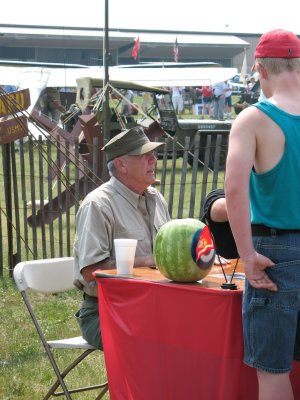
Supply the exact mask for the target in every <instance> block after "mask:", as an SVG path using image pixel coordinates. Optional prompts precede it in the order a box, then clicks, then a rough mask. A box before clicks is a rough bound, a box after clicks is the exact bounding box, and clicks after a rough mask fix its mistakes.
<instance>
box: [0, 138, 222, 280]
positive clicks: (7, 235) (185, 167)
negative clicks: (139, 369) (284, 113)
mask: <svg viewBox="0 0 300 400" xmlns="http://www.w3.org/2000/svg"><path fill="white" fill-rule="evenodd" d="M214 139H216V138H214ZM212 142H213V143H214V144H213V145H212V144H211V143H212ZM221 143H222V144H221ZM62 146H63V150H62ZM80 146H81V145H80V144H79V143H78V141H75V142H72V143H70V144H69V143H67V142H65V141H64V142H63V144H62V143H60V141H59V140H58V141H55V142H54V141H53V140H42V139H40V140H34V139H31V138H29V139H26V141H23V140H20V141H19V143H14V142H13V143H9V144H5V145H2V147H1V151H0V161H1V162H2V165H3V168H2V172H1V171H0V277H1V276H3V275H4V274H8V275H10V276H11V275H12V271H13V268H14V266H15V265H16V264H17V263H18V262H19V261H24V260H28V259H40V258H49V257H63V256H70V255H72V254H73V241H74V235H75V224H74V221H75V215H76V212H77V210H78V207H79V205H80V201H81V200H82V199H83V198H84V197H85V195H86V194H87V193H88V192H89V191H91V190H92V189H93V188H96V187H97V186H99V185H100V184H101V183H102V182H103V181H104V180H106V179H108V178H107V174H105V173H101V177H100V176H99V170H102V171H105V165H103V166H102V168H99V161H98V160H99V146H98V142H97V140H96V139H95V140H94V145H93V149H90V153H91V152H92V154H93V157H92V159H93V163H92V165H91V163H90V162H88V160H86V159H85V157H84V154H82V151H81V148H80ZM222 146H224V143H223V142H222V137H221V135H218V137H217V140H213V141H212V136H210V135H208V136H207V140H206V143H205V148H200V140H199V136H196V140H195V143H194V145H193V146H192V148H191V149H190V143H189V137H186V140H185V144H184V150H183V153H182V154H180V157H179V156H178V154H177V152H176V151H177V150H176V149H177V148H178V146H177V145H176V140H175V141H173V151H171V152H170V151H169V152H168V151H167V150H165V151H164V152H163V153H162V154H161V153H160V154H159V158H158V162H157V169H156V177H157V183H156V187H157V189H158V190H160V191H161V193H162V194H163V195H164V197H165V198H166V200H167V203H168V206H169V211H170V215H171V217H172V218H197V219H199V218H200V217H201V214H202V209H203V203H204V199H205V197H206V194H207V193H208V192H209V191H211V190H212V189H214V188H216V187H223V183H224V165H223V166H222V165H221V164H222V159H221V158H222V157H221V154H222V153H223V155H224V151H226V150H227V149H226V148H225V149H224V148H222ZM167 148H168V149H170V146H166V149H167ZM199 154H201V159H200V160H199ZM100 158H101V157H100ZM212 160H213V163H212ZM220 163H221V164H220Z"/></svg>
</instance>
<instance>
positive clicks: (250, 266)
mask: <svg viewBox="0 0 300 400" xmlns="http://www.w3.org/2000/svg"><path fill="white" fill-rule="evenodd" d="M242 263H243V267H244V272H245V275H246V278H247V279H248V281H249V283H250V285H251V286H253V287H254V288H257V289H268V290H271V291H274V292H276V291H277V290H278V287H277V285H276V283H275V282H273V281H272V280H271V279H270V278H269V276H268V275H267V274H266V272H265V269H266V268H268V267H272V265H274V263H273V262H272V261H271V260H270V259H269V258H267V257H265V256H263V255H262V254H259V253H255V254H254V257H253V258H249V259H246V260H244V259H242Z"/></svg>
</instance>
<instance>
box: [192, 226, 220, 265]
mask: <svg viewBox="0 0 300 400" xmlns="http://www.w3.org/2000/svg"><path fill="white" fill-rule="evenodd" d="M215 254H216V252H215V245H214V241H213V238H212V236H211V234H210V230H209V228H208V226H207V225H206V226H205V227H204V228H203V230H202V232H201V235H200V238H199V240H198V243H197V246H196V264H197V265H198V267H199V268H201V269H206V268H208V267H209V266H211V265H212V263H213V260H214V258H215Z"/></svg>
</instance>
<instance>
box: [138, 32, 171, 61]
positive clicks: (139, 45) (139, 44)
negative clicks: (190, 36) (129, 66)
mask: <svg viewBox="0 0 300 400" xmlns="http://www.w3.org/2000/svg"><path fill="white" fill-rule="evenodd" d="M140 47H141V43H140V37H139V36H137V37H136V38H135V40H134V45H133V48H132V51H131V55H132V57H133V59H134V60H136V59H137V57H138V54H139V51H140ZM173 55H174V62H176V63H177V62H178V56H179V51H178V41H177V37H176V40H175V43H174V47H173Z"/></svg>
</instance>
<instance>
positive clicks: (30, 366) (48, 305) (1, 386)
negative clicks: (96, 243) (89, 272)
mask: <svg viewBox="0 0 300 400" xmlns="http://www.w3.org/2000/svg"><path fill="white" fill-rule="evenodd" d="M57 297H59V299H58V298H57ZM47 299H49V297H48V296H47ZM57 300H59V302H57ZM33 301H34V304H35V306H36V307H37V310H38V312H39V314H40V315H41V319H42V320H45V322H46V321H47V322H46V323H44V324H43V328H44V331H45V332H47V338H48V339H55V338H63V337H69V336H78V335H80V331H79V327H78V325H77V322H76V320H75V318H74V313H75V312H76V311H77V309H78V307H79V304H80V302H81V293H80V292H79V291H77V290H74V292H70V294H68V295H66V294H59V295H53V300H51V299H50V301H45V298H44V296H41V295H36V294H33ZM57 303H58V306H57ZM0 315H1V325H0V337H1V347H0V399H1V400H41V399H42V398H43V397H44V395H45V394H46V393H47V391H48V389H49V387H50V386H51V383H52V382H53V381H54V380H55V375H54V372H53V369H52V367H51V365H50V362H49V360H48V358H47V356H46V355H45V351H44V348H43V345H42V343H41V342H40V339H39V337H38V335H37V333H36V330H35V328H34V326H33V324H32V322H31V318H30V316H29V314H28V312H27V309H26V308H25V304H24V303H23V300H22V298H21V295H20V293H19V292H18V290H17V289H16V287H15V285H14V282H13V280H12V279H10V278H2V279H1V280H0ZM71 354H72V358H74V350H72V351H71V352H70V351H67V350H66V351H65V350H59V355H60V357H59V364H60V365H62V366H63V365H65V363H68V362H69V361H70V355H71ZM89 357H90V358H88V359H87V361H86V362H83V364H82V366H80V367H78V370H77V372H76V371H74V373H73V375H72V376H71V377H70V379H68V380H67V384H69V387H72V386H73V387H76V386H77V387H78V386H83V385H89V384H97V383H99V382H100V381H101V382H102V381H105V380H106V373H105V368H104V360H103V353H102V352H100V351H99V352H98V351H97V352H95V353H93V354H92V355H91V356H89ZM96 393H97V392H96V391H91V392H90V393H88V392H87V393H85V394H82V393H81V394H77V395H76V394H74V395H73V398H74V399H76V398H77V399H80V400H91V399H94V398H95V397H96ZM60 398H64V397H60ZM104 399H105V400H107V399H109V395H108V394H106V395H105V396H104Z"/></svg>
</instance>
